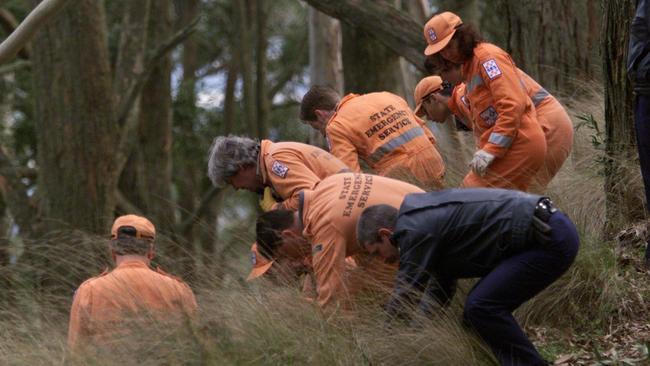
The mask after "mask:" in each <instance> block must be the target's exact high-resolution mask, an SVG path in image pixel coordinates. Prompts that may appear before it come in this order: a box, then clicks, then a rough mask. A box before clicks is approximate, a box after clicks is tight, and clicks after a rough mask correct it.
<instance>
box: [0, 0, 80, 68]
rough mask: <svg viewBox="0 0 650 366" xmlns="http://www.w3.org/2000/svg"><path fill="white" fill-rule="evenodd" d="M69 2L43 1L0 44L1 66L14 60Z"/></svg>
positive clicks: (61, 0)
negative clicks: (37, 32)
mask: <svg viewBox="0 0 650 366" xmlns="http://www.w3.org/2000/svg"><path fill="white" fill-rule="evenodd" d="M68 1H69V0H43V1H42V2H41V3H40V4H38V5H37V6H36V8H34V10H32V12H31V13H29V15H27V17H26V18H25V20H23V22H22V23H20V25H19V26H18V27H17V28H16V29H15V30H14V31H13V32H12V33H11V34H10V35H9V37H7V39H5V40H4V41H3V42H2V44H0V64H3V63H5V62H7V61H9V60H10V59H12V58H13V57H14V56H16V54H17V53H18V51H20V50H21V49H22V48H23V47H25V45H26V44H27V42H29V40H30V39H31V38H32V37H33V36H34V34H35V33H36V31H38V30H39V29H40V28H41V27H43V26H44V25H45V24H46V23H47V21H48V20H50V19H51V18H52V17H54V15H56V14H57V13H58V12H59V11H60V10H61V9H63V7H64V6H65V5H66V3H67V2H68Z"/></svg>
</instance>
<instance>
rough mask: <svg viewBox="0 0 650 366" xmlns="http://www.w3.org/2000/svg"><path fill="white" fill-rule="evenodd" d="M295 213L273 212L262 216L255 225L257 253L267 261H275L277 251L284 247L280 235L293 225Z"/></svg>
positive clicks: (285, 211) (287, 211)
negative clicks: (281, 246)
mask: <svg viewBox="0 0 650 366" xmlns="http://www.w3.org/2000/svg"><path fill="white" fill-rule="evenodd" d="M293 214H294V212H293V211H290V210H271V211H268V212H265V213H263V214H261V215H260V216H259V217H258V218H257V222H256V224H255V235H256V237H257V251H258V252H259V253H260V254H261V255H263V256H264V257H266V258H267V259H273V257H274V256H275V250H276V249H277V248H278V247H279V246H280V245H282V238H281V237H280V233H281V232H282V230H285V229H288V228H290V227H291V226H292V225H293V221H294V217H293Z"/></svg>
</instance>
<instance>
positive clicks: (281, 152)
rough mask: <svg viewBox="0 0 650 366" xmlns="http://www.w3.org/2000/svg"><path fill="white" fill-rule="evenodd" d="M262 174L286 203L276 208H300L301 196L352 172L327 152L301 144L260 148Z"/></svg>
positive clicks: (264, 144) (271, 144)
mask: <svg viewBox="0 0 650 366" xmlns="http://www.w3.org/2000/svg"><path fill="white" fill-rule="evenodd" d="M259 159H260V162H259V164H258V167H259V174H260V176H261V177H262V181H263V183H264V185H265V186H269V187H271V188H272V189H273V190H274V191H275V193H276V194H277V195H278V196H280V197H281V198H282V199H283V200H284V201H283V202H281V203H280V204H278V205H276V206H275V207H274V208H275V209H278V208H284V209H287V210H295V209H297V208H298V192H300V191H302V190H303V189H313V188H314V187H315V186H316V185H317V184H318V182H320V181H321V180H322V179H324V178H326V177H328V176H330V175H332V174H336V173H341V172H346V171H348V172H349V171H350V169H349V168H348V167H347V166H346V165H345V164H343V162H342V161H341V160H339V159H337V158H336V157H335V156H333V155H332V154H330V153H328V152H327V151H325V150H323V149H320V148H318V147H315V146H311V145H307V144H301V143H299V142H271V141H269V140H262V143H261V144H260V157H259Z"/></svg>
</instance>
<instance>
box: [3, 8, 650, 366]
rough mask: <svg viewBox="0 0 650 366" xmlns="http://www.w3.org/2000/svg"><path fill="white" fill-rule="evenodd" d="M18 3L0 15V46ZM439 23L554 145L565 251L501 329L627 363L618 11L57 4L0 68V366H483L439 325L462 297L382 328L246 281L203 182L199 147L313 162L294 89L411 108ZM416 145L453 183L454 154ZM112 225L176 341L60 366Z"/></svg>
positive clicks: (468, 337) (595, 359)
mask: <svg viewBox="0 0 650 366" xmlns="http://www.w3.org/2000/svg"><path fill="white" fill-rule="evenodd" d="M38 3H39V1H36V0H33V1H32V0H4V1H0V36H2V37H6V36H7V35H8V34H9V33H11V32H12V30H13V29H14V28H15V27H16V25H17V24H18V23H19V22H20V21H21V20H22V19H23V18H24V17H25V16H26V15H27V13H28V12H29V11H30V10H32V9H33V8H34V7H35V6H36V5H37V4H38ZM439 10H451V11H454V12H456V13H458V14H459V15H460V16H461V17H462V18H463V20H464V21H465V22H467V23H472V24H474V25H475V26H477V27H478V28H479V30H480V31H481V33H482V34H483V35H484V36H485V38H486V39H488V40H489V41H491V42H493V43H495V44H497V45H499V46H501V47H502V48H504V49H506V50H508V51H509V52H510V53H511V54H512V55H513V57H514V59H515V61H516V63H517V64H518V66H519V67H520V68H522V69H523V70H525V71H526V72H527V73H529V74H530V75H532V76H533V77H534V78H535V79H537V80H538V81H539V82H540V83H541V84H542V85H543V86H545V87H546V88H547V89H548V90H549V91H551V93H552V94H553V95H555V96H556V97H557V98H558V99H560V100H561V101H562V102H563V104H564V105H565V106H566V107H567V109H568V110H569V112H570V115H571V117H572V119H573V122H574V125H575V128H576V137H575V143H574V149H573V152H572V155H571V157H570V159H569V160H568V161H567V162H566V164H565V166H564V168H563V170H562V171H561V172H560V174H559V175H558V176H557V177H556V179H555V180H554V181H553V183H552V184H551V186H550V187H549V188H548V192H547V193H548V194H549V195H551V197H553V199H554V200H555V201H556V202H557V203H558V205H559V206H560V207H561V208H562V209H563V210H564V211H566V212H567V213H568V214H569V215H570V216H571V217H572V218H573V219H574V221H575V222H576V223H577V225H578V227H579V229H580V232H581V235H582V249H581V252H580V254H579V257H578V260H577V262H576V264H575V265H574V266H573V268H572V269H571V270H570V271H569V273H567V274H566V275H565V276H564V277H563V278H562V279H561V280H560V281H559V282H558V283H556V284H555V285H553V286H552V288H550V289H548V290H547V291H545V292H544V293H543V294H541V295H540V296H538V297H537V298H536V299H535V300H534V301H531V302H530V303H529V304H527V305H526V306H524V307H523V308H522V309H520V310H519V311H518V312H517V315H518V317H519V319H520V321H521V322H522V323H524V324H525V325H526V329H527V331H528V332H529V334H530V335H531V337H532V338H533V339H534V340H535V342H536V344H537V345H538V346H539V348H540V349H541V350H542V352H543V353H544V355H545V356H546V357H548V358H549V359H554V360H557V363H558V364H599V365H605V364H607V365H609V364H617V365H627V364H635V363H639V364H643V363H644V362H646V363H648V362H649V361H648V346H647V342H648V341H650V325H648V315H649V312H648V305H647V304H646V301H645V298H646V297H647V296H649V295H650V291H649V288H650V287H649V286H648V285H647V281H648V272H646V271H645V270H644V269H643V268H642V266H641V263H640V260H639V258H641V257H642V252H643V246H644V240H645V238H646V237H647V235H648V234H647V227H646V225H645V224H644V222H645V219H646V217H645V211H644V207H643V205H644V204H645V201H644V197H643V193H642V183H641V180H640V174H639V168H638V161H637V160H638V157H637V154H636V150H635V146H634V142H635V137H634V131H633V122H632V118H631V115H632V92H631V85H630V84H629V82H628V80H627V78H626V74H625V68H624V63H625V57H626V54H627V37H628V29H629V24H630V21H631V19H632V16H633V12H634V1H633V0H601V1H590V0H517V1H514V0H495V1H484V0H467V1H458V0H456V1H451V0H430V1H427V0H390V1H389V0H354V1H353V0H273V1H271V0H137V1H134V0H106V1H101V0H74V1H69V2H68V4H67V5H66V7H65V8H64V9H63V11H61V12H60V13H59V14H58V15H57V16H56V18H54V19H53V20H51V21H50V22H48V23H47V24H45V26H44V27H43V28H42V29H41V30H40V31H39V32H38V33H37V34H36V36H35V37H34V38H33V39H32V40H31V41H30V43H29V44H28V45H27V47H26V48H24V49H23V50H22V51H21V52H20V53H19V55H18V57H17V58H15V59H13V60H11V61H9V62H6V63H4V64H3V65H0V90H1V92H0V289H1V292H0V293H1V295H0V329H2V332H0V363H2V364H68V363H81V364H85V363H92V364H113V363H117V362H120V363H126V364H136V363H137V364H218V365H221V364H270V365H284V364H314V365H331V364H341V365H343V364H345V365H347V364H360V365H393V364H439V365H469V364H492V363H493V362H494V361H493V360H492V359H491V358H490V356H489V353H487V352H485V349H484V348H483V347H482V346H481V344H480V342H478V341H477V340H476V338H475V337H474V336H473V335H472V334H471V333H470V332H468V331H467V330H466V329H465V328H463V326H462V325H461V324H460V322H459V316H458V314H459V309H460V304H461V303H462V299H463V294H462V292H461V294H459V295H457V299H456V304H455V305H454V306H452V308H451V309H450V310H449V311H447V312H445V313H441V314H440V316H439V317H438V318H436V319H433V320H425V319H420V321H419V325H418V326H417V327H415V328H413V327H399V326H398V327H395V328H392V329H390V330H388V329H386V328H385V326H384V322H383V317H382V314H381V312H380V309H379V306H378V304H372V303H369V304H366V305H360V307H359V308H358V309H356V311H355V312H353V313H347V312H346V313H343V312H335V313H334V315H332V314H323V313H321V312H320V310H319V309H317V308H315V307H313V306H312V305H311V304H309V303H306V302H303V301H301V295H300V294H299V292H298V290H297V288H296V287H295V286H293V284H287V285H285V286H278V285H276V284H271V283H268V282H264V281H261V282H258V283H254V284H248V283H246V282H245V281H244V278H245V276H246V274H247V271H248V269H249V266H250V262H249V255H248V248H249V247H250V244H251V243H252V241H253V225H252V223H253V220H254V218H255V215H256V214H257V212H258V207H257V203H256V202H257V197H255V196H254V195H251V194H248V193H246V192H235V191H233V190H232V189H231V188H225V189H216V188H213V187H212V186H211V185H210V184H209V181H208V179H207V178H206V174H205V171H206V157H207V150H208V147H209V145H210V142H211V140H212V139H213V138H214V137H215V136H217V135H225V134H240V135H248V136H252V137H255V138H269V139H272V140H275V141H278V140H294V141H302V142H310V143H312V144H316V145H322V144H323V141H322V139H320V138H319V136H317V135H315V134H314V133H313V132H312V131H310V130H309V128H308V127H306V126H304V125H302V124H301V123H300V121H299V120H298V118H297V117H298V112H297V106H298V103H299V101H300V98H301V97H302V95H303V93H304V92H305V91H306V90H307V89H308V87H309V86H310V85H312V84H328V85H330V86H332V87H334V88H336V89H338V90H340V91H341V92H345V93H347V92H355V93H365V92H371V91H379V90H388V91H392V92H394V93H397V94H399V95H401V96H403V97H404V98H405V99H407V100H408V101H409V102H410V103H411V104H413V100H412V90H413V88H414V86H415V84H416V83H417V81H418V80H419V79H420V78H421V77H422V76H424V74H423V71H424V70H423V67H422V63H423V57H424V56H423V55H422V50H423V48H424V45H425V44H424V39H423V37H422V25H423V24H424V22H425V21H426V20H427V19H428V18H429V17H430V16H431V14H432V13H433V12H435V11H439ZM431 127H432V129H433V130H434V132H435V134H436V135H437V136H438V142H439V145H440V150H441V153H442V155H443V157H444V158H445V160H446V163H447V165H448V177H447V183H448V186H450V187H453V186H456V185H457V184H458V182H459V181H460V179H462V176H463V175H464V173H465V172H466V171H467V162H468V159H469V157H470V156H471V152H472V150H473V143H472V138H471V136H468V135H467V134H466V133H461V132H457V131H455V128H454V127H453V125H452V124H451V123H449V122H447V123H446V124H440V125H435V126H434V125H431ZM125 213H137V214H142V215H145V216H147V217H149V218H151V220H152V221H153V222H154V223H155V225H156V227H157V229H158V232H159V239H158V242H157V245H158V258H157V261H156V262H157V264H160V265H161V266H162V267H163V268H165V269H166V270H167V271H169V272H172V273H175V274H177V275H179V276H181V277H183V278H184V279H186V280H187V281H188V282H189V283H190V284H191V286H192V287H193V288H194V290H195V292H196V294H197V297H198V300H199V304H200V307H201V314H200V317H199V320H198V323H197V324H194V325H192V326H191V327H190V328H191V329H190V330H191V331H190V333H189V334H184V335H183V336H179V335H174V334H171V335H169V336H167V337H166V338H164V341H157V342H156V343H150V342H148V340H147V337H142V338H141V339H138V342H135V341H134V342H135V343H134V344H137V345H139V348H138V349H139V352H138V355H139V356H138V357H133V356H132V354H130V353H129V354H128V356H127V352H124V353H120V352H119V351H117V352H114V353H112V354H110V355H102V356H101V357H99V356H94V357H91V358H75V357H74V356H72V355H70V354H68V353H67V352H66V347H65V337H66V331H67V320H68V319H67V316H68V311H69V307H70V304H71V301H72V296H73V291H74V289H75V288H76V287H77V286H78V285H79V284H80V283H81V282H82V281H83V280H85V279H86V278H88V277H90V276H93V275H97V274H98V273H100V272H101V271H102V270H103V268H105V267H106V266H108V265H110V262H109V261H108V256H107V249H106V240H107V236H108V235H107V233H108V230H109V227H110V223H111V222H112V220H113V218H114V217H115V216H116V215H119V214H125ZM468 285H469V284H468ZM148 331H156V332H158V331H160V332H164V331H165V329H164V327H163V326H160V327H159V328H156V327H155V326H153V325H152V329H149V330H148Z"/></svg>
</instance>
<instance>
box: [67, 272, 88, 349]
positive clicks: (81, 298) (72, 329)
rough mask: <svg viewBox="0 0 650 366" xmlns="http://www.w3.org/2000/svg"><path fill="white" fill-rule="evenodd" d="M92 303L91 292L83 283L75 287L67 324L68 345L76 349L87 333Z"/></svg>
mask: <svg viewBox="0 0 650 366" xmlns="http://www.w3.org/2000/svg"><path fill="white" fill-rule="evenodd" d="M91 305H92V292H91V289H90V288H89V287H88V286H84V285H83V284H82V285H81V286H80V287H79V288H78V289H77V291H76V292H75V295H74V299H73V300H72V308H71V309H70V324H69V326H68V347H69V348H70V349H71V350H73V351H74V350H76V349H78V348H79V346H80V345H81V344H82V343H83V342H84V339H85V338H86V337H87V336H88V335H89V331H88V323H89V320H90V309H91Z"/></svg>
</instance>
